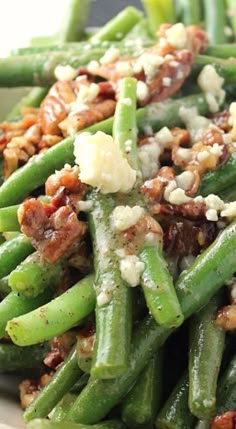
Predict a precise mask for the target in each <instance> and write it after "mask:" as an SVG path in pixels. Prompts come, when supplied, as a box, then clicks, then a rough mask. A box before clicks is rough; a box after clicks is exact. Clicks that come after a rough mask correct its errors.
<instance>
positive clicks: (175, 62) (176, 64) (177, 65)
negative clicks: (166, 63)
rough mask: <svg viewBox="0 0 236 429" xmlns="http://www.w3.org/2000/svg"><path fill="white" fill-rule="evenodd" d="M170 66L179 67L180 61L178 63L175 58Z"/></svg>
mask: <svg viewBox="0 0 236 429" xmlns="http://www.w3.org/2000/svg"><path fill="white" fill-rule="evenodd" d="M166 57H167V55H166ZM170 66H171V67H174V68H175V69H176V68H177V67H179V63H178V61H175V60H173V61H171V62H170Z"/></svg>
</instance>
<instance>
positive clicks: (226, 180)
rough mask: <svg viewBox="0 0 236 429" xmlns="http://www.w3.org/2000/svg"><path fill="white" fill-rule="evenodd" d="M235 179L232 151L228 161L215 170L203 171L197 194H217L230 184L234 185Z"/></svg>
mask: <svg viewBox="0 0 236 429" xmlns="http://www.w3.org/2000/svg"><path fill="white" fill-rule="evenodd" d="M235 180H236V154H235V153H233V154H232V155H231V157H230V158H229V159H228V161H227V162H226V163H225V164H223V165H221V166H220V167H218V168H217V169H216V170H213V171H209V172H208V173H205V174H204V176H203V177H202V182H201V186H200V189H199V191H198V192H199V194H200V195H203V196H207V195H209V194H218V193H220V192H222V191H224V190H226V189H227V188H229V187H230V186H234V184H235Z"/></svg>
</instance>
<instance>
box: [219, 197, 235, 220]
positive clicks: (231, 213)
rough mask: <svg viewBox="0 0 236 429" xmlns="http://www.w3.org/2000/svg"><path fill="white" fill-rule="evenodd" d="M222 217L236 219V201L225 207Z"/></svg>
mask: <svg viewBox="0 0 236 429" xmlns="http://www.w3.org/2000/svg"><path fill="white" fill-rule="evenodd" d="M221 216H222V217H230V218H231V217H235V216H236V201H232V202H231V203H226V204H225V205H224V210H222V212H221Z"/></svg>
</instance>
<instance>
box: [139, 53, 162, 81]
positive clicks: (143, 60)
mask: <svg viewBox="0 0 236 429" xmlns="http://www.w3.org/2000/svg"><path fill="white" fill-rule="evenodd" d="M164 61H165V60H164V58H163V57H161V56H160V55H155V54H143V55H141V56H140V57H139V58H138V60H137V62H136V64H135V65H134V73H140V72H141V71H142V70H143V71H144V74H145V76H146V78H147V81H150V80H152V79H153V78H154V76H155V75H156V74H157V72H158V70H159V68H160V66H161V65H162V64H163V63H164Z"/></svg>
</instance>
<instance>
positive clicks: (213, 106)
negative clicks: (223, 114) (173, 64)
mask: <svg viewBox="0 0 236 429" xmlns="http://www.w3.org/2000/svg"><path fill="white" fill-rule="evenodd" d="M197 82H198V85H199V86H200V88H201V89H202V91H203V92H204V93H205V96H206V100H207V103H208V105H209V109H210V111H211V112H212V113H215V112H218V110H219V108H220V105H221V104H222V103H223V101H224V99H225V91H224V89H222V86H223V84H224V79H223V78H222V77H221V76H220V75H219V74H218V73H217V71H216V69H215V68H214V67H213V66H212V65H211V64H207V65H206V66H205V67H203V69H202V71H201V72H200V74H199V76H198V80H197Z"/></svg>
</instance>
